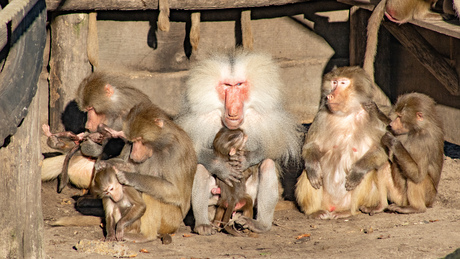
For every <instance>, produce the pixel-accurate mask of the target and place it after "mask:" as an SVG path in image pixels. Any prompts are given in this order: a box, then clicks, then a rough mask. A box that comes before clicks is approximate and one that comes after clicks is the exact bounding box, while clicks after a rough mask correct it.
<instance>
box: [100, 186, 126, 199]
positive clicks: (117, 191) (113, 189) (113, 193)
mask: <svg viewBox="0 0 460 259" xmlns="http://www.w3.org/2000/svg"><path fill="white" fill-rule="evenodd" d="M104 195H105V196H108V197H110V198H111V199H112V200H113V201H114V202H119V201H120V200H121V199H122V198H123V186H122V185H121V184H120V183H118V182H114V183H111V184H110V185H109V186H108V187H107V190H105V191H104Z"/></svg>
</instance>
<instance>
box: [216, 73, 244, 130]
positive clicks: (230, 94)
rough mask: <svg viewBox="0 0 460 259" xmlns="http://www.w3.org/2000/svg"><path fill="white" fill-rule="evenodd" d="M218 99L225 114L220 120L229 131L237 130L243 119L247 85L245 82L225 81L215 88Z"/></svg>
mask: <svg viewBox="0 0 460 259" xmlns="http://www.w3.org/2000/svg"><path fill="white" fill-rule="evenodd" d="M216 90H217V93H218V95H219V99H221V100H222V101H224V105H225V114H224V117H223V118H222V121H223V123H224V125H225V126H226V127H227V128H229V129H237V128H239V127H240V126H241V124H242V123H243V119H244V114H243V111H244V109H243V108H244V102H245V101H247V99H248V95H249V84H248V82H246V81H234V80H225V81H222V82H220V83H219V85H217V87H216Z"/></svg>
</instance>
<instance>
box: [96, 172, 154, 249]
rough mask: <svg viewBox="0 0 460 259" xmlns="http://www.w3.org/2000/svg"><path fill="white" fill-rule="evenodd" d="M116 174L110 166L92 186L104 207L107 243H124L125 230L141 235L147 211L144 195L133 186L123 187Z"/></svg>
mask: <svg viewBox="0 0 460 259" xmlns="http://www.w3.org/2000/svg"><path fill="white" fill-rule="evenodd" d="M115 172H116V169H115V168H114V167H110V166H108V167H105V168H103V169H101V170H98V171H97V172H96V174H95V176H94V180H93V184H92V186H91V192H92V193H94V194H95V195H97V196H98V197H99V198H101V199H102V203H103V205H104V212H105V230H106V232H107V235H106V237H105V240H106V241H123V240H124V232H125V230H126V232H129V231H130V230H131V229H133V230H134V231H135V232H137V233H139V231H140V223H141V221H140V218H141V217H142V216H143V215H144V213H145V210H146V205H145V203H144V200H143V199H142V195H141V194H140V193H139V192H138V191H137V190H136V189H134V188H133V187H131V186H126V185H121V184H120V183H119V182H118V180H117V176H116V174H115Z"/></svg>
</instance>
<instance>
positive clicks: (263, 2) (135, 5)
mask: <svg viewBox="0 0 460 259" xmlns="http://www.w3.org/2000/svg"><path fill="white" fill-rule="evenodd" d="M308 1H309V0H252V1H242V0H239V1H234V0H170V1H169V8H170V9H177V10H209V9H228V8H251V7H262V6H274V5H285V4H293V3H302V2H308ZM46 6H47V9H48V10H49V11H78V10H80V11H82V10H120V11H130V10H158V0H109V1H94V0H47V1H46Z"/></svg>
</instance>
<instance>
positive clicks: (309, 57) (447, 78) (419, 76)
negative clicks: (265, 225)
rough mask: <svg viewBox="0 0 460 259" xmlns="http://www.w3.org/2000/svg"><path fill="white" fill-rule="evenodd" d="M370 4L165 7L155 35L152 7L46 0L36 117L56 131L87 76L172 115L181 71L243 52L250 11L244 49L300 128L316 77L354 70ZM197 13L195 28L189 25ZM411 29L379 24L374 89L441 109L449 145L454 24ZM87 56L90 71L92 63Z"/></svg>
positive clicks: (313, 102) (455, 101)
mask: <svg viewBox="0 0 460 259" xmlns="http://www.w3.org/2000/svg"><path fill="white" fill-rule="evenodd" d="M377 2H378V1H369V0H360V1H348V0H340V1H332V0H327V1H300V0H297V1H295V0H294V1H288V0H277V1H267V0H259V1H223V0H219V1H218V0H213V1H198V2H197V1H179V0H177V1H173V0H170V1H169V8H170V17H169V20H170V28H169V31H161V30H159V29H158V27H157V23H158V15H159V1H158V0H155V1H154V0H151V1H121V0H120V1H111V2H108V3H107V2H98V1H76V0H68V1H58V0H48V1H47V8H48V10H49V12H50V14H51V15H50V18H49V22H50V31H51V32H50V46H51V47H50V56H49V73H50V83H49V86H50V88H49V89H50V91H49V96H50V100H49V106H50V110H49V116H45V117H44V118H48V117H49V118H50V120H49V122H50V124H51V128H52V129H53V130H59V129H60V113H61V112H62V110H63V107H64V106H65V105H66V103H67V102H68V101H70V100H71V99H73V95H74V92H75V89H76V87H77V86H78V84H79V82H80V81H81V79H82V78H84V77H85V76H87V75H88V74H89V73H91V71H92V70H94V69H102V70H109V71H112V72H115V73H118V74H122V75H124V76H125V77H126V78H127V80H129V81H130V83H131V84H133V85H135V86H136V87H139V88H141V89H142V90H143V91H145V92H146V93H147V94H148V95H149V96H150V97H151V99H152V101H153V102H155V103H156V104H158V105H160V106H161V107H162V108H164V109H165V110H167V111H168V112H169V113H170V114H172V115H175V114H177V112H178V111H179V109H180V103H181V98H182V94H183V92H184V81H185V79H186V77H187V71H188V69H189V68H190V66H191V65H193V63H194V61H196V60H199V59H201V58H203V57H204V56H206V54H207V53H209V52H210V51H214V50H219V49H223V48H232V47H234V46H236V45H242V44H243V40H244V39H243V38H242V30H243V29H244V28H243V26H242V23H241V18H242V14H243V13H244V12H250V17H251V21H250V29H251V31H252V35H253V42H254V44H253V48H254V49H255V50H257V51H265V52H268V53H270V54H271V55H273V56H274V58H275V59H276V60H277V62H278V63H279V65H280V67H281V68H282V77H283V80H284V83H285V96H286V100H289V101H288V102H287V107H288V109H289V110H290V111H291V112H292V113H293V114H294V115H295V116H296V118H297V119H298V121H299V122H301V123H309V122H311V121H312V119H313V117H314V115H315V113H316V110H317V107H318V104H319V96H320V92H319V86H320V83H321V76H322V75H323V74H324V73H325V72H327V71H329V70H330V69H331V68H332V67H333V66H344V65H362V62H363V53H364V50H365V41H366V37H365V35H366V25H367V19H368V17H369V16H370V13H371V12H370V10H372V9H373V7H374V5H375V4H376V3H377ZM89 13H93V15H94V16H93V17H96V16H97V21H96V19H94V24H95V25H94V26H88V24H89V23H90V20H91V19H90V17H91V15H89ZM197 13H199V14H200V16H199V17H200V19H199V21H200V22H199V24H198V25H196V24H193V22H192V16H193V15H194V14H197ZM412 23H413V24H405V25H403V26H395V24H393V23H391V22H384V23H383V26H382V27H383V28H382V29H381V32H380V41H379V47H378V55H377V61H376V82H377V84H378V85H379V86H380V87H381V88H382V89H383V90H384V92H385V93H386V94H387V96H388V97H389V98H390V100H392V101H395V100H396V98H397V96H398V95H400V94H403V93H406V92H411V91H418V92H423V93H426V94H428V95H430V96H432V97H433V98H434V99H435V100H436V101H437V103H438V104H440V105H439V109H440V110H441V114H442V116H443V120H444V121H445V123H446V125H445V128H446V140H448V141H451V142H454V143H457V144H458V143H460V136H459V134H457V131H458V127H459V125H457V124H456V123H454V122H455V121H456V120H458V118H459V116H460V113H459V112H458V108H459V106H460V102H459V100H460V99H459V97H458V96H459V90H458V89H459V87H458V70H459V66H458V65H456V64H457V63H458V62H456V61H457V59H458V58H459V53H458V50H457V49H458V46H459V44H460V43H459V40H458V37H459V36H460V33H459V32H458V31H459V29H458V28H459V26H458V25H452V24H448V23H447V22H443V21H439V22H436V23H427V22H424V21H413V22H412ZM192 26H198V29H199V42H198V46H197V49H193V48H192V46H191V43H190V32H191V28H192ZM94 30H96V32H95V33H94V32H93V31H94ZM88 32H89V33H88ZM94 35H97V36H96V37H94ZM88 51H89V52H88ZM87 53H88V54H89V56H88V55H87ZM92 53H93V54H92ZM94 53H96V54H94ZM91 56H93V59H97V64H91V61H90V59H91ZM88 57H89V58H88ZM95 62H96V61H93V63H95ZM95 65H96V66H97V68H96V66H95Z"/></svg>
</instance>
